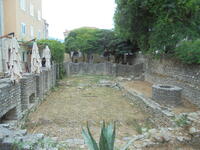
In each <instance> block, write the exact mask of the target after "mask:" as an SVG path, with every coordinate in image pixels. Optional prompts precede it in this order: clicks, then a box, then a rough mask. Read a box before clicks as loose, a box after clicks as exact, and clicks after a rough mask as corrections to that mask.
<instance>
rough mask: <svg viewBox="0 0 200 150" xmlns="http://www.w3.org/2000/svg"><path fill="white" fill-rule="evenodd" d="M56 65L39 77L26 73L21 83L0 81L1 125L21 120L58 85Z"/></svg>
mask: <svg viewBox="0 0 200 150" xmlns="http://www.w3.org/2000/svg"><path fill="white" fill-rule="evenodd" d="M56 71H57V69H56V65H53V66H52V69H51V70H46V69H43V71H42V72H41V73H40V74H39V75H34V74H30V73H26V74H24V75H23V78H22V79H21V80H20V83H15V84H13V83H11V81H10V79H1V80H0V123H1V122H4V121H6V120H19V119H21V117H22V116H23V115H22V114H25V113H26V112H27V111H28V110H29V109H30V108H31V107H32V106H36V105H37V104H38V103H39V102H40V101H41V100H42V99H44V96H45V93H46V92H48V91H49V90H50V89H51V88H52V87H54V86H55V84H56Z"/></svg>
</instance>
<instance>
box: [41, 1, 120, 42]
mask: <svg viewBox="0 0 200 150" xmlns="http://www.w3.org/2000/svg"><path fill="white" fill-rule="evenodd" d="M42 1H43V2H42V3H43V4H42V5H43V18H44V19H45V20H47V22H48V23H49V37H53V38H58V39H64V35H63V32H64V31H65V30H66V29H67V30H72V29H76V28H79V27H97V28H101V29H112V28H114V23H113V16H114V11H115V7H116V5H115V2H114V1H115V0H42Z"/></svg>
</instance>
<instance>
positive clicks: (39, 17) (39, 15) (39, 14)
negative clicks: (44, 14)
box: [38, 10, 41, 20]
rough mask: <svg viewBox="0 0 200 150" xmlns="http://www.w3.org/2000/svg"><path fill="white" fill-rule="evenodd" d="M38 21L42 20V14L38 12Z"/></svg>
mask: <svg viewBox="0 0 200 150" xmlns="http://www.w3.org/2000/svg"><path fill="white" fill-rule="evenodd" d="M38 20H41V12H40V11H39V10H38Z"/></svg>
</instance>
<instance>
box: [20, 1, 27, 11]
mask: <svg viewBox="0 0 200 150" xmlns="http://www.w3.org/2000/svg"><path fill="white" fill-rule="evenodd" d="M20 7H21V9H22V10H24V11H25V10H26V0H20Z"/></svg>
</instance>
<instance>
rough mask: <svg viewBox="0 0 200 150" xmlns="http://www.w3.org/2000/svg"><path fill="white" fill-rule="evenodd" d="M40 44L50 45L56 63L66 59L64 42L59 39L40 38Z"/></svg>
mask: <svg viewBox="0 0 200 150" xmlns="http://www.w3.org/2000/svg"><path fill="white" fill-rule="evenodd" d="M37 43H38V45H48V46H49V49H50V50H51V54H52V60H53V61H55V62H56V63H62V62H63V60H64V53H65V48H64V44H63V43H61V42H59V41H57V40H39V41H37Z"/></svg>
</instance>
